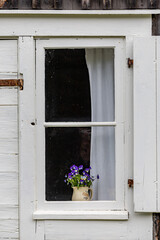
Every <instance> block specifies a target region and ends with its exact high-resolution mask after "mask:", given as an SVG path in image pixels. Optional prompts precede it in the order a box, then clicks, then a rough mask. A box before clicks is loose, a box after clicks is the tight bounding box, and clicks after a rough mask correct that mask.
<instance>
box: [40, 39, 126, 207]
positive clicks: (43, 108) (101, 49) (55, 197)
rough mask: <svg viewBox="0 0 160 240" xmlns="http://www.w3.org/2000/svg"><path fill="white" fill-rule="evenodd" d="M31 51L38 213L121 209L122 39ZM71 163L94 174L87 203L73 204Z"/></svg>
mask: <svg viewBox="0 0 160 240" xmlns="http://www.w3.org/2000/svg"><path fill="white" fill-rule="evenodd" d="M36 49H37V53H36V65H37V66H36V88H37V93H36V95H37V104H36V105H37V169H38V175H37V185H38V192H37V202H38V209H47V210H77V209H87V210H91V209H94V210H95V209H97V210H108V209H110V210H111V209H117V210H118V209H123V208H124V200H123V199H124V189H123V188H124V184H123V181H124V176H123V170H124V153H123V145H124V143H123V134H124V117H123V90H124V88H123V80H124V79H123V62H124V55H123V54H124V46H123V39H120V38H118V39H116V38H106V39H105V38H104V39H87V38H86V39H74V38H73V39H51V40H37V46H36ZM119 62H121V67H120V66H119ZM72 164H77V165H81V164H83V165H84V166H86V167H88V166H91V167H92V170H91V171H92V174H93V175H96V174H99V175H100V180H99V181H95V182H94V184H93V192H94V196H93V200H92V201H90V202H81V203H78V202H72V201H71V194H72V192H71V188H68V187H67V186H66V185H65V183H64V175H65V173H66V172H68V171H69V167H70V166H71V165H72Z"/></svg>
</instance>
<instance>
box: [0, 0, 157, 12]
mask: <svg viewBox="0 0 160 240" xmlns="http://www.w3.org/2000/svg"><path fill="white" fill-rule="evenodd" d="M0 8H2V9H17V8H18V9H32V8H33V9H48V10H49V9H50V10H52V9H55V10H56V9H57V10H58V9H63V10H80V9H83V10H86V9H88V10H93V9H94V10H95V9H99V10H100V9H113V10H117V9H122V10H124V9H147V8H148V9H158V8H160V1H159V0H119V1H118V0H0Z"/></svg>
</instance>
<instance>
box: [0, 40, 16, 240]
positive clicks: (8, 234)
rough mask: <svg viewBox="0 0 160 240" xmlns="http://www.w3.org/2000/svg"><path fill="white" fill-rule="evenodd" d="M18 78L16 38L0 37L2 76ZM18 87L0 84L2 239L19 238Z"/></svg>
mask: <svg viewBox="0 0 160 240" xmlns="http://www.w3.org/2000/svg"><path fill="white" fill-rule="evenodd" d="M13 78H14V79H16V78H17V41H16V40H0V79H13ZM18 91H19V90H18V88H17V87H0V240H1V239H3V240H4V239H12V240H15V239H18V238H19V229H18V226H19V223H18V215H19V214H18V212H19V208H18V178H19V173H18Z"/></svg>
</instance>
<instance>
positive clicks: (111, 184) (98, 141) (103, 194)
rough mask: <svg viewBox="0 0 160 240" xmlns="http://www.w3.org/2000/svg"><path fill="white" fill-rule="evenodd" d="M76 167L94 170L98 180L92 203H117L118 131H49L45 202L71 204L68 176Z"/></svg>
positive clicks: (94, 184) (47, 131) (111, 129)
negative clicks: (67, 182)
mask: <svg viewBox="0 0 160 240" xmlns="http://www.w3.org/2000/svg"><path fill="white" fill-rule="evenodd" d="M73 164H75V165H77V166H79V165H84V167H89V166H91V167H92V169H91V175H93V176H97V174H99V180H97V179H96V180H95V181H94V182H93V185H92V189H93V200H115V128H114V127H92V128H48V129H46V200H47V201H67V200H71V197H72V188H71V186H68V185H67V184H66V183H65V182H64V179H65V174H66V173H69V172H70V166H72V165H73Z"/></svg>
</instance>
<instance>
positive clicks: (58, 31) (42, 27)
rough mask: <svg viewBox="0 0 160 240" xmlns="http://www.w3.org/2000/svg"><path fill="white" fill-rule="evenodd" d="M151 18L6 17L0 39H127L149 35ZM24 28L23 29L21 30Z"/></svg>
mask: <svg viewBox="0 0 160 240" xmlns="http://www.w3.org/2000/svg"><path fill="white" fill-rule="evenodd" d="M151 19H152V18H151V15H150V14H149V15H144V16H139V15H137V16H136V15H134V16H133V15H130V16H129V17H126V16H124V17H122V16H115V17H113V16H111V17H109V16H101V15H100V16H98V15H96V16H94V15H93V16H92V17H91V16H90V17H88V16H86V17H82V16H73V15H71V16H61V17H57V18H56V17H54V16H53V17H46V16H43V17H42V16H40V15H37V16H33V17H28V16H25V15H24V16H22V17H21V16H20V15H17V16H11V15H10V16H9V17H8V18H1V33H0V35H1V36H9V37H11V36H12V37H16V36H36V37H42V36H45V37H48V36H50V37H51V36H52V37H56V36H61V37H63V36H81V37H82V36H91V37H93V36H126V35H140V36H142V35H151V29H152V25H151ZM24 26H25V27H24Z"/></svg>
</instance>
